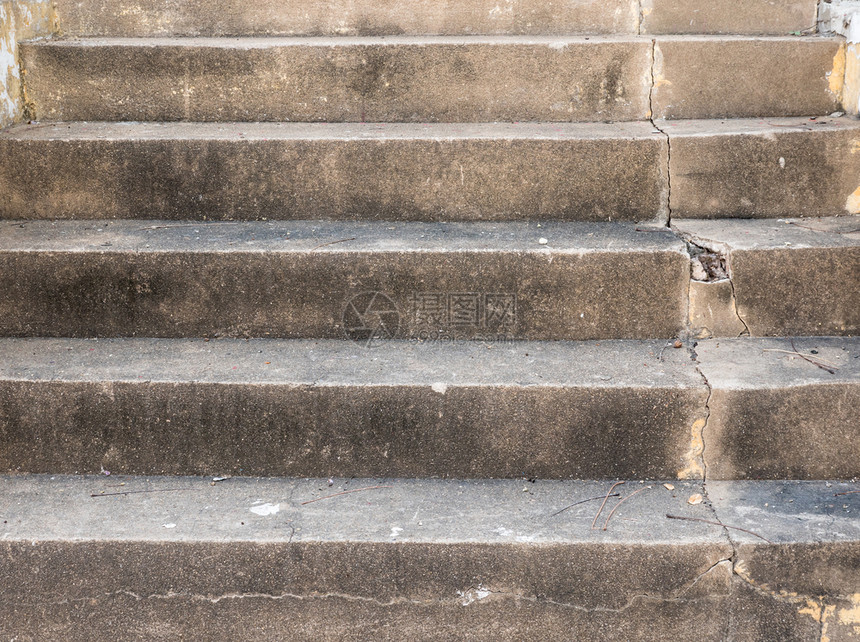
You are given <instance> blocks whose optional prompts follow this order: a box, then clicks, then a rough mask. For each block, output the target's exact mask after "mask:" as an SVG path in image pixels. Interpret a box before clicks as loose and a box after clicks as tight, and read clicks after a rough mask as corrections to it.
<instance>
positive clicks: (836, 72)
mask: <svg viewBox="0 0 860 642" xmlns="http://www.w3.org/2000/svg"><path fill="white" fill-rule="evenodd" d="M653 49H654V47H653V45H652V41H651V40H650V39H648V38H644V37H643V38H637V37H629V38H610V39H603V38H600V37H594V38H590V39H589V40H586V39H585V38H583V37H579V38H578V37H566V38H559V39H553V38H543V39H540V38H535V39H528V38H520V39H517V38H503V37H499V38H495V39H492V38H491V39H483V40H480V39H468V38H461V39H456V38H449V39H448V40H447V41H445V40H444V39H442V40H434V39H429V38H423V39H422V38H415V39H411V40H410V39H409V38H405V39H396V38H395V39H390V40H384V41H383V40H376V41H373V40H370V41H357V40H341V41H339V40H334V39H316V40H314V39H309V40H303V41H302V40H272V41H266V40H261V39H257V40H253V39H250V40H244V41H243V40H238V41H230V42H226V43H225V42H221V41H218V40H211V41H209V42H208V43H203V44H201V43H199V42H197V41H195V40H191V39H188V40H167V39H165V40H151V41H142V42H138V41H136V40H134V39H131V40H107V41H92V42H76V41H53V42H52V41H46V42H41V43H29V44H25V45H23V46H22V48H21V51H22V61H23V65H24V68H25V69H26V70H27V92H28V97H29V99H30V100H31V101H32V103H33V105H34V107H33V109H34V111H35V117H36V118H37V119H39V120H159V121H176V120H187V121H226V120H236V121H327V122H491V121H549V122H569V121H573V122H577V121H610V120H611V121H618V120H643V119H646V118H648V117H649V116H651V115H652V114H651V109H652V106H653V115H654V116H655V117H657V118H710V117H746V116H786V115H788V116H791V115H808V114H826V113H830V112H832V111H835V110H837V109H838V108H839V100H840V96H841V92H842V77H843V75H844V66H845V65H844V60H845V52H844V47H843V46H842V44H841V42H840V41H839V40H838V39H835V38H815V39H805V40H801V39H795V38H746V39H744V38H734V39H732V38H728V39H726V38H678V39H672V38H658V39H657V41H656V53H657V59H656V63H655V64H654V65H652V57H653V56H652V54H653V53H654V50H653ZM692 60H696V61H702V62H701V65H700V64H699V63H698V62H697V63H696V64H691V61H692ZM840 61H841V63H840ZM751 65H752V66H751ZM652 67H653V69H652ZM739 67H742V68H744V69H745V70H746V71H745V73H744V75H743V76H742V78H740V79H739V78H738V76H737V73H736V70H737V69H738V68H739ZM652 84H653V85H654V86H653V100H652ZM727 88H728V90H727Z"/></svg>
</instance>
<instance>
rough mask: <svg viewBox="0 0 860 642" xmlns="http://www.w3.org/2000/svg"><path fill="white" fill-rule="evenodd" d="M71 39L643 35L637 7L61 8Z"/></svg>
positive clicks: (534, 2)
mask: <svg viewBox="0 0 860 642" xmlns="http://www.w3.org/2000/svg"><path fill="white" fill-rule="evenodd" d="M55 4H56V7H57V13H58V16H59V21H60V28H61V29H62V32H63V35H66V36H127V37H146V36H251V35H254V36H394V35H433V34H437V35H475V34H498V35H504V34H509V35H517V34H519V35H529V34H533V35H548V34H558V35H570V34H575V33H581V34H587V35H588V34H597V33H636V31H637V27H638V22H639V6H638V2H637V1H636V0H567V1H565V2H552V1H550V0H504V1H503V2H497V1H496V0H459V1H458V2H436V1H433V0H423V1H421V2H410V3H408V4H404V3H401V2H396V1H395V0H365V1H363V2H355V1H354V0H335V1H323V0H301V1H298V2H289V3H284V2H279V1H278V0H257V1H256V2H253V3H249V2H243V1H241V0H220V1H219V2H218V3H217V8H213V6H212V3H211V2H206V1H205V0H168V1H164V0H120V1H119V2H117V1H114V0H83V1H82V0H56V1H55Z"/></svg>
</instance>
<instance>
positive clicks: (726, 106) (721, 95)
mask: <svg viewBox="0 0 860 642" xmlns="http://www.w3.org/2000/svg"><path fill="white" fill-rule="evenodd" d="M844 74H845V47H844V44H843V41H842V40H841V39H840V38H834V37H828V38H825V37H809V38H797V37H760V38H756V37H740V36H734V37H732V36H723V37H719V38H716V37H708V36H677V37H672V36H662V37H659V38H657V39H656V44H655V50H654V90H653V92H652V103H651V104H652V108H653V115H654V117H655V118H672V119H676V118H693V119H695V118H746V117H757V116H810V115H811V116H815V115H825V114H829V113H831V112H834V111H837V110H838V109H840V100H841V97H842V87H843V81H844Z"/></svg>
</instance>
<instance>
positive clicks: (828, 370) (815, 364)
mask: <svg viewBox="0 0 860 642" xmlns="http://www.w3.org/2000/svg"><path fill="white" fill-rule="evenodd" d="M791 349H792V350H797V348H796V347H795V345H794V339H792V340H791ZM798 354H800V353H798ZM800 358H801V359H803V360H804V361H808V362H809V363H811V364H812V365H814V366H818V367H819V368H821V369H822V370H825V371H826V372H829V373H830V374H836V370H838V369H839V368H837V367H836V366H833V367H832V368H830V367H827V366H826V365H823V362H822V363H818V362H817V361H813V360H812V359H810V358H809V357H807V356H806V355H805V354H800Z"/></svg>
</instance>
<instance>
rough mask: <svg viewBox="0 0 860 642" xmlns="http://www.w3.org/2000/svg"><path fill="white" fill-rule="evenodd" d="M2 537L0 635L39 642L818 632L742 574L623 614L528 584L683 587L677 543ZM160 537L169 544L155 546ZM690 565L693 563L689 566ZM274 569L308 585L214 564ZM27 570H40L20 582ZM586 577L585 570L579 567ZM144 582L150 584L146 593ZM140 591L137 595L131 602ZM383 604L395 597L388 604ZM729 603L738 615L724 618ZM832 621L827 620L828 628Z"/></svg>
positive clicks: (812, 636)
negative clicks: (100, 541)
mask: <svg viewBox="0 0 860 642" xmlns="http://www.w3.org/2000/svg"><path fill="white" fill-rule="evenodd" d="M285 530H287V532H289V529H285ZM2 546H3V548H5V549H6V550H5V551H2V549H0V551H2V552H3V553H4V557H7V558H11V559H12V560H14V566H13V565H12V564H10V563H9V562H6V564H7V565H9V566H11V567H12V571H13V573H12V577H13V578H14V579H15V580H16V583H15V584H12V586H14V587H15V588H14V589H13V590H12V592H11V594H10V595H9V597H7V598H6V599H5V600H4V602H0V606H3V608H2V614H0V626H2V627H3V630H4V631H6V632H8V633H10V634H15V633H18V634H21V635H25V636H26V635H32V634H34V633H35V634H37V636H38V639H39V640H42V641H45V642H48V641H53V640H56V641H58V642H59V641H61V640H62V641H63V642H66V641H78V640H81V641H83V640H87V641H92V640H97V641H101V640H104V641H107V640H116V639H117V638H121V639H134V638H135V637H136V636H139V635H140V634H141V633H145V634H146V637H147V639H151V640H169V639H175V638H176V637H177V636H189V637H193V638H194V639H195V640H207V641H208V640H211V641H213V642H214V641H216V640H223V639H231V640H256V641H259V640H272V641H274V640H279V639H283V636H284V635H289V637H290V638H291V639H296V640H308V641H311V640H313V641H317V640H326V641H329V640H331V641H333V640H344V639H374V640H402V639H410V640H428V641H429V640H438V639H440V637H441V638H451V639H454V638H459V637H460V636H461V635H462V634H463V632H464V631H469V632H470V634H469V639H471V640H487V641H488V642H489V641H495V640H522V639H547V640H549V639H600V640H612V641H618V642H627V641H630V640H643V641H644V640H663V639H674V640H684V639H687V640H692V639H695V640H703V641H710V642H722V641H723V640H726V639H732V638H734V635H735V634H741V633H743V634H749V633H750V632H752V633H753V635H754V636H755V637H753V638H752V639H767V637H768V636H771V635H773V636H775V637H774V638H773V639H776V638H778V639H782V640H799V641H809V642H813V641H814V640H818V639H819V638H818V631H819V630H820V624H818V623H817V622H815V621H814V620H813V618H811V617H809V616H808V615H803V614H801V613H798V609H799V608H801V607H799V606H795V605H794V604H791V603H783V604H781V603H780V602H778V601H777V600H775V599H774V598H769V597H766V596H764V597H763V596H761V595H760V594H759V593H757V592H755V591H754V590H753V589H751V588H749V587H748V586H747V585H746V584H744V582H743V580H740V579H739V578H734V579H732V580H729V579H728V578H720V580H719V581H720V585H718V586H717V587H715V588H712V590H713V591H714V592H713V593H712V594H709V595H707V594H706V595H703V596H702V595H699V596H696V597H693V598H684V597H681V598H677V597H672V594H671V592H667V593H668V596H667V597H666V598H663V599H660V598H656V597H650V596H651V595H652V592H651V591H649V592H648V593H647V595H649V599H647V600H644V599H634V600H633V602H632V604H631V605H630V606H625V605H620V606H619V607H618V608H619V609H621V612H620V613H619V612H616V611H607V610H599V611H596V612H590V611H589V610H587V609H582V608H577V605H576V603H575V602H574V601H572V600H570V598H568V599H567V600H562V599H559V598H558V597H554V596H553V595H552V594H551V593H549V592H547V591H545V589H544V587H543V584H544V582H543V581H541V582H540V585H539V586H535V585H534V582H535V581H536V579H537V578H541V579H542V578H543V576H544V575H543V574H546V573H553V572H557V570H558V569H559V568H562V569H570V568H588V569H591V571H592V572H593V573H598V572H599V573H600V578H601V582H600V584H601V586H600V587H599V588H598V587H597V586H595V582H587V581H585V579H584V577H583V576H582V575H580V574H578V573H572V574H569V575H568V577H569V578H570V580H574V581H576V580H579V581H581V582H582V583H583V585H585V586H588V587H590V588H592V589H598V590H602V591H604V592H610V591H612V590H613V589H614V587H617V586H619V585H624V586H626V587H630V585H631V577H630V565H633V564H636V565H638V566H640V567H641V568H643V570H644V569H645V568H650V570H651V572H654V571H655V570H656V569H657V566H656V565H655V564H654V561H653V560H654V559H660V560H661V564H660V567H659V570H660V573H659V574H655V576H656V577H655V579H658V580H664V581H665V583H666V584H668V585H670V586H682V584H681V583H680V582H679V581H678V580H680V579H684V580H688V581H692V579H693V578H694V577H695V571H699V572H704V571H705V570H706V569H705V567H704V566H703V565H701V564H698V565H695V567H694V568H695V570H694V569H691V568H688V567H682V566H681V565H680V564H677V563H674V560H672V561H668V560H669V559H671V558H673V557H678V556H679V555H678V554H677V553H676V552H675V551H674V550H672V549H673V548H674V547H648V548H647V549H645V550H643V551H641V552H639V553H638V554H636V555H633V556H630V555H625V554H624V553H626V551H625V552H624V553H619V552H618V550H617V546H613V547H611V550H601V551H600V552H596V553H592V554H586V555H582V554H579V555H577V554H576V553H577V551H575V550H564V549H562V550H559V551H553V553H550V554H543V555H540V556H539V557H543V558H544V559H535V557H536V555H534V554H530V553H531V552H532V551H533V550H534V549H533V548H531V547H528V546H527V545H523V546H518V547H513V548H512V549H511V550H510V551H506V553H507V554H505V555H499V557H501V558H502V559H499V560H492V562H493V563H492V564H488V563H487V562H486V561H485V560H484V559H482V557H483V556H481V555H480V551H476V550H474V548H473V547H452V546H449V547H444V546H437V547H428V548H429V550H422V549H423V548H424V547H421V548H419V549H418V550H415V547H409V549H412V550H409V549H407V550H401V549H399V548H398V549H395V550H392V551H388V554H386V555H384V556H380V555H379V554H378V553H377V552H376V551H374V550H372V549H371V550H368V547H366V546H361V545H356V544H350V545H349V546H348V547H346V548H347V549H348V550H343V551H335V550H331V551H328V550H327V551H325V552H320V551H317V550H316V549H317V548H319V547H310V550H308V547H300V546H292V547H290V546H278V545H269V546H263V547H260V546H259V545H250V546H240V545H232V546H229V547H218V546H215V545H209V546H192V545H182V544H179V545H172V546H169V547H154V546H133V545H114V546H110V547H107V546H104V545H87V544H77V545H75V544H68V545H66V546H62V547H57V548H58V549H59V550H51V549H54V547H48V546H44V545H43V546H38V547H36V548H35V549H34V548H33V546H32V545H31V544H30V543H26V544H21V545H11V544H4V545H2ZM160 548H166V549H167V550H166V551H164V552H161V551H160V550H159V549H160ZM325 548H327V549H328V548H334V547H332V546H327V547H325ZM571 548H573V547H571ZM607 548H608V547H607ZM690 548H693V547H690ZM702 548H704V547H695V548H694V549H693V550H692V551H689V553H686V555H685V557H687V556H688V557H691V558H694V559H695V560H696V561H698V560H700V559H702V558H704V559H708V558H709V557H710V558H712V559H713V558H717V555H715V554H714V553H711V554H710V555H708V552H709V551H702V550H701V549H702ZM786 548H788V550H786V551H785V552H784V553H783V554H782V556H781V557H782V558H783V559H784V560H786V561H787V560H789V559H791V555H792V553H793V552H794V551H792V550H791V547H786ZM44 549H48V550H44ZM219 549H221V550H219ZM338 552H340V553H341V554H340V555H338V554H337V553H338ZM374 553H376V554H374ZM699 556H701V557H699ZM380 557H383V559H379V558H380ZM308 558H310V559H311V560H312V561H310V560H308ZM320 558H322V559H320ZM601 558H602V559H601ZM200 559H202V560H204V561H205V564H204V565H202V566H201V565H198V564H195V561H196V560H200ZM413 560H415V561H418V560H420V562H419V563H415V562H414V561H413ZM237 561H238V562H239V563H238V564H237V563H236V562H237ZM455 563H459V564H460V565H461V569H462V571H461V572H458V573H456V574H455V576H452V577H445V578H444V579H445V580H448V581H447V582H445V585H444V587H440V588H441V589H444V590H439V591H438V592H433V593H434V595H433V597H431V596H430V595H427V594H426V593H421V594H420V597H416V598H412V599H410V598H409V597H400V596H399V595H396V596H392V597H391V598H388V599H386V598H384V597H382V598H381V597H380V594H381V593H382V591H378V592H374V591H372V590H370V589H371V588H372V587H375V586H378V585H385V584H386V582H388V583H391V582H392V581H393V578H392V576H395V577H396V578H397V582H398V584H401V585H406V586H413V585H414V584H415V583H416V582H419V581H420V580H421V578H424V577H427V576H438V575H439V574H440V567H442V566H443V565H444V566H445V567H447V566H449V565H452V564H455ZM503 564H504V565H511V566H513V567H514V568H516V569H517V571H518V572H519V573H521V574H522V575H523V577H521V578H519V579H520V582H517V583H514V582H511V579H513V578H511V577H510V576H511V575H513V573H511V572H510V571H505V570H503V569H501V568H499V566H501V565H503ZM694 564H695V562H694V561H693V560H690V565H691V566H693V565H694ZM497 565H498V566H497ZM527 565H528V566H527ZM273 566H277V567H279V568H285V569H287V570H288V572H289V573H290V574H291V575H293V574H295V575H301V576H303V577H308V578H309V579H310V582H308V584H309V586H308V587H307V588H306V589H304V590H303V589H302V588H301V587H300V586H297V584H298V583H297V582H296V581H295V580H294V579H293V578H292V577H289V578H286V577H285V578H278V579H279V580H281V581H276V580H274V579H273V580H272V581H270V582H269V584H272V585H274V586H273V589H274V590H271V591H267V590H264V589H265V587H264V586H261V584H262V583H261V582H254V581H245V582H241V583H237V582H235V581H232V582H231V581H228V580H229V576H227V575H224V574H222V573H221V572H219V573H217V574H215V573H213V572H212V570H211V569H213V568H218V569H224V570H225V571H226V570H230V571H232V572H233V573H235V575H236V576H240V577H251V578H256V577H260V576H268V575H271V573H272V567H273ZM140 567H148V568H150V569H154V571H149V572H145V571H144V572H141V575H143V577H141V578H140V579H141V580H143V581H136V580H138V577H137V576H134V577H128V575H129V572H130V569H135V570H136V569H138V568H140ZM172 567H174V568H181V569H186V572H187V573H188V574H191V573H192V572H194V574H195V575H198V576H202V579H205V580H206V581H205V584H204V586H203V587H201V588H202V590H200V589H197V588H196V587H195V588H191V587H187V584H188V583H187V582H185V581H181V578H179V577H176V576H175V575H174V576H173V578H175V580H176V581H174V583H172V584H171V583H168V582H167V580H166V578H165V577H164V576H163V575H162V573H163V572H164V571H166V570H167V569H168V568H172ZM46 568H61V569H63V570H64V576H63V577H62V578H59V577H58V578H56V579H57V580H58V581H55V582H49V581H48V580H47V578H45V573H44V570H43V569H46ZM94 568H98V569H100V572H99V573H98V574H97V575H96V574H94V573H93V572H92V571H93V569H94ZM366 568H372V569H373V570H374V571H376V573H378V575H376V576H368V574H367V573H365V572H360V571H358V572H356V571H357V570H358V569H366ZM28 572H29V573H34V574H35V575H36V576H37V577H39V578H40V580H41V581H40V582H33V581H30V582H24V581H23V580H25V579H27V576H26V574H27V573H28ZM333 572H334V573H338V574H343V575H346V574H347V573H348V574H350V575H351V576H352V577H354V578H356V579H357V580H359V581H361V582H364V584H361V585H360V592H358V593H357V594H351V593H349V592H347V591H346V590H345V589H343V588H341V587H340V586H339V585H340V584H341V582H337V583H336V584H337V585H338V586H337V590H334V591H331V593H333V595H327V594H326V592H325V590H324V589H323V588H322V587H323V586H324V583H325V580H326V579H328V578H329V577H331V575H332V574H333ZM107 573H112V574H114V575H115V576H117V577H120V578H123V582H121V583H119V585H120V586H121V587H122V588H119V589H117V590H116V591H113V592H111V591H107V590H105V589H106V587H107V586H109V585H110V584H109V583H108V582H105V581H104V579H105V578H106V577H107ZM155 573H157V575H156V574H155ZM395 574H396V575H395ZM673 574H674V575H673ZM327 576H328V577H327ZM68 577H71V578H74V580H73V581H75V580H76V581H77V582H80V581H81V578H87V583H88V585H89V586H93V587H96V586H97V587H99V590H98V591H90V592H88V593H86V594H85V595H86V597H82V598H80V599H81V602H71V603H70V602H66V599H67V598H65V596H66V595H72V594H74V593H73V590H72V588H73V587H70V586H69V581H68V580H65V581H62V580H64V579H65V578H68ZM589 577H593V575H592V574H591V573H589ZM474 578H481V582H480V584H479V586H480V588H474V586H475V585H476V581H475V579H474ZM222 580H223V581H222ZM506 580H507V581H506ZM350 583H352V582H350ZM440 583H441V582H440ZM147 584H148V585H150V586H152V587H153V588H152V589H150V590H144V587H146V585H147ZM237 584H238V586H237ZM484 586H486V587H488V588H490V589H491V590H493V591H494V592H498V593H502V594H501V595H490V596H489V599H488V598H487V597H484V598H483V599H480V600H476V601H475V602H472V603H469V604H467V602H468V600H469V599H472V598H470V597H458V592H460V593H464V594H465V595H466V596H471V595H482V596H483V595H484V594H485V592H484V588H483V587H484ZM146 588H148V587H146ZM709 588H710V587H709ZM198 591H199V592H198ZM93 594H96V595H95V596H93ZM535 594H537V595H535ZM35 595H47V596H50V595H55V596H58V597H57V600H56V601H58V602H61V603H60V604H53V603H50V604H44V605H43V604H36V605H34V604H32V598H33V596H35ZM518 595H522V597H518ZM61 596H62V597H61ZM137 596H142V597H141V598H140V599H138V597H137ZM269 596H272V597H269ZM73 599H74V598H73ZM389 601H391V602H393V603H392V604H388V602H389ZM464 604H467V605H466V606H464ZM828 604H830V605H831V606H832V607H834V608H835V607H836V606H837V605H838V606H840V607H842V609H844V610H846V611H847V610H849V609H850V608H851V606H852V604H851V602H850V601H849V600H847V599H843V600H838V599H832V598H831V599H829V600H828ZM309 606H310V607H311V608H309ZM738 613H740V614H742V615H740V616H738V615H735V614H738ZM375 622H385V625H384V628H382V627H379V626H378V625H374V624H373V623H375ZM765 623H767V624H765ZM774 623H777V624H774ZM837 627H838V624H837V625H836V626H834V628H837ZM839 628H842V629H843V630H845V629H847V628H848V627H839ZM837 630H838V629H837ZM849 630H850V629H849ZM164 631H169V634H164V633H163V632H164ZM727 635H728V636H731V638H729V637H727ZM24 639H27V638H26V637H25V638H24ZM845 639H847V638H845Z"/></svg>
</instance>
